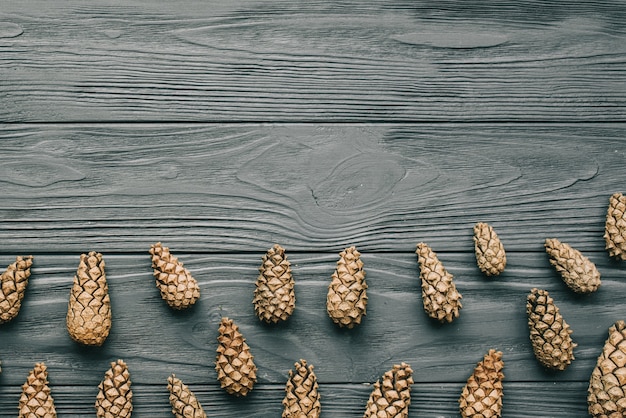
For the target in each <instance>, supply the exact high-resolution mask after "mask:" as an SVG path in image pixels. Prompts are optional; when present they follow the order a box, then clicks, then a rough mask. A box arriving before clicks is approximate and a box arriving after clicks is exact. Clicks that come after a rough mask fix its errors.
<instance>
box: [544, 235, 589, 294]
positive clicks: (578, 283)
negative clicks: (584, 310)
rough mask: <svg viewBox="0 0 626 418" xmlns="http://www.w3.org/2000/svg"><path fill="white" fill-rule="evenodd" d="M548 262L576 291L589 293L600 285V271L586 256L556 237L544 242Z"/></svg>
mask: <svg viewBox="0 0 626 418" xmlns="http://www.w3.org/2000/svg"><path fill="white" fill-rule="evenodd" d="M545 247H546V252H547V253H548V255H549V256H550V264H552V265H553V266H554V268H555V269H556V271H558V272H559V273H560V274H561V278H563V281H564V282H565V284H566V285H567V286H568V287H569V288H570V289H572V290H573V291H574V292H576V293H591V292H595V291H596V290H598V288H599V287H600V272H599V271H598V269H597V268H596V265H595V264H593V263H592V262H591V261H589V259H588V258H587V257H585V256H584V255H582V253H581V252H580V251H578V250H576V249H574V248H572V247H571V246H570V245H569V244H566V243H564V242H560V241H559V240H557V239H556V238H552V239H550V238H548V239H546V243H545Z"/></svg>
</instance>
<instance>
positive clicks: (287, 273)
mask: <svg viewBox="0 0 626 418" xmlns="http://www.w3.org/2000/svg"><path fill="white" fill-rule="evenodd" d="M290 265H291V264H290V263H289V261H288V260H287V256H286V255H285V249H284V248H283V247H281V246H280V245H278V244H276V245H274V246H273V247H272V248H270V249H269V250H268V251H267V253H266V254H265V255H264V256H263V263H262V264H261V267H259V277H258V278H257V280H256V288H255V290H254V299H253V300H252V303H253V304H254V312H255V313H256V314H257V316H258V317H259V319H261V320H263V321H265V322H267V323H272V322H273V323H277V322H278V321H281V320H282V321H284V320H286V319H287V318H289V317H290V316H291V314H292V313H293V311H294V309H295V306H296V294H295V291H294V285H295V282H294V280H293V277H292V275H291V267H290Z"/></svg>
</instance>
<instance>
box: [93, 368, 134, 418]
mask: <svg viewBox="0 0 626 418" xmlns="http://www.w3.org/2000/svg"><path fill="white" fill-rule="evenodd" d="M130 385H131V381H130V372H129V371H128V367H127V366H126V363H124V361H122V360H117V362H112V363H111V368H110V369H109V370H107V371H106V373H105V374H104V379H103V380H102V382H100V384H99V385H98V389H99V392H98V395H97V396H96V416H97V417H98V418H130V416H131V413H132V412H133V391H132V390H131V389H130Z"/></svg>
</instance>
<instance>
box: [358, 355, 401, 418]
mask: <svg viewBox="0 0 626 418" xmlns="http://www.w3.org/2000/svg"><path fill="white" fill-rule="evenodd" d="M412 376H413V370H411V367H410V366H409V365H408V364H406V363H402V364H399V365H398V364H396V365H394V366H393V368H392V369H391V370H389V371H387V372H385V374H384V375H383V380H382V383H381V381H380V380H378V381H376V383H374V390H372V393H371V394H370V397H369V399H368V400H367V406H366V407H365V413H364V414H363V418H368V417H375V418H393V417H400V418H407V417H408V416H409V405H410V404H411V385H412V384H413V377H412Z"/></svg>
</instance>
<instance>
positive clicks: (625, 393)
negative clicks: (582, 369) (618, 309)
mask: <svg viewBox="0 0 626 418" xmlns="http://www.w3.org/2000/svg"><path fill="white" fill-rule="evenodd" d="M587 404H588V405H589V414H590V415H591V416H593V417H596V418H618V417H619V418H621V417H625V416H626V323H624V321H617V322H616V323H615V324H614V325H612V326H611V327H610V328H609V338H608V339H607V340H606V342H605V343H604V348H603V350H602V353H601V354H600V356H599V357H598V362H597V363H596V367H595V368H594V369H593V371H592V372H591V378H590V380H589V389H588V390H587Z"/></svg>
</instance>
